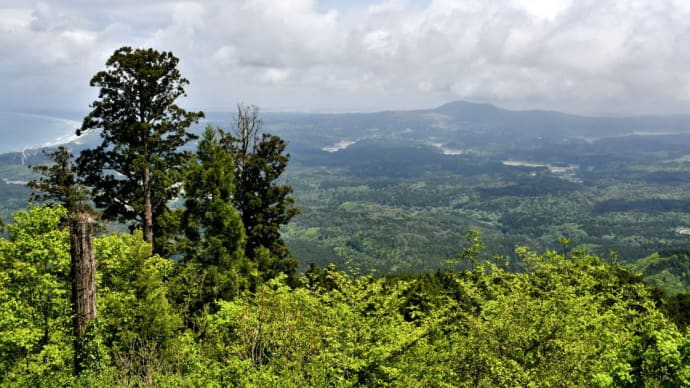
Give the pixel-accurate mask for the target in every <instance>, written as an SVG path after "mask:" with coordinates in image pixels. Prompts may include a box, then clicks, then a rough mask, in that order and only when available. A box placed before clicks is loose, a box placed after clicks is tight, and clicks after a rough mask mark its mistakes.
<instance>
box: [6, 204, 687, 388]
mask: <svg viewBox="0 0 690 388" xmlns="http://www.w3.org/2000/svg"><path fill="white" fill-rule="evenodd" d="M65 214H66V210H65V209H64V208H62V207H59V206H57V207H35V208H32V209H30V210H28V211H21V212H18V213H16V214H15V216H14V220H15V221H14V223H12V224H9V225H7V229H8V232H9V239H2V240H0V290H1V291H0V317H2V320H1V321H0V356H1V357H0V360H1V361H0V370H1V371H2V372H1V373H2V385H4V386H36V387H38V386H45V387H54V386H84V387H91V386H194V387H196V386H217V387H225V386H246V387H250V386H256V387H266V386H276V387H278V386H282V387H288V386H313V387H329V386H337V387H347V386H372V387H374V386H376V387H378V386H408V387H409V386H419V387H422V386H423V387H433V386H438V387H451V386H467V387H477V386H484V387H494V386H599V387H611V386H623V387H639V386H650V387H659V386H665V387H679V386H687V385H688V384H690V332H689V331H688V323H689V322H690V317H689V316H688V311H689V309H688V307H689V306H690V300H689V298H688V297H687V295H685V296H676V297H669V296H667V295H665V294H664V293H663V292H661V291H660V290H659V289H655V288H652V287H650V286H649V285H647V284H646V283H645V282H644V281H643V280H642V279H641V277H639V276H636V275H634V274H631V273H630V272H629V271H628V270H626V269H624V268H623V267H621V266H619V265H618V264H616V263H612V262H608V260H602V259H601V258H598V257H595V256H591V255H588V254H586V253H584V252H582V251H574V252H571V253H569V254H568V255H567V257H564V256H563V255H562V254H558V253H556V252H553V251H550V252H546V253H544V254H538V253H535V252H532V251H530V250H528V249H527V248H518V249H517V253H518V254H519V255H520V257H522V258H523V260H524V262H525V263H526V266H527V270H526V271H525V272H521V273H514V272H508V271H506V270H505V269H503V265H504V263H501V262H494V261H491V260H487V261H481V262H480V261H479V260H478V259H479V258H480V257H481V239H480V238H479V237H478V236H477V235H476V234H469V235H468V239H467V241H466V244H465V245H466V247H465V249H464V251H463V253H462V254H460V255H458V257H456V258H455V260H453V261H451V262H449V263H448V267H447V268H446V269H445V270H440V271H437V272H433V273H427V274H419V275H400V276H388V277H374V276H371V275H367V276H362V275H361V274H358V273H357V272H356V270H354V269H350V270H349V271H341V270H338V269H336V268H335V267H333V266H329V267H326V268H317V267H314V268H311V269H310V270H309V271H307V272H306V273H304V274H303V275H299V276H296V277H295V278H294V279H292V280H291V281H288V279H287V278H286V275H277V276H275V277H273V278H272V279H269V280H266V281H265V282H261V284H258V285H257V286H256V288H255V289H251V290H250V289H247V290H245V291H242V292H240V293H238V294H237V295H235V296H234V297H232V298H227V299H223V298H220V299H217V300H215V301H214V302H212V303H209V304H207V305H204V307H203V308H201V309H198V310H197V311H196V312H192V311H193V309H191V308H190V307H191V304H190V301H192V300H195V299H196V298H197V297H198V294H199V293H204V292H205V290H203V289H202V288H201V287H202V286H201V285H200V284H199V283H197V282H196V280H198V278H195V279H189V278H188V276H189V275H190V273H192V271H193V270H194V265H192V264H186V265H185V264H183V263H180V262H177V263H176V262H175V261H172V260H169V259H167V258H164V257H161V256H158V255H153V256H152V255H151V246H150V244H148V243H146V242H145V241H143V237H142V234H141V232H139V233H134V234H129V233H122V234H105V235H102V236H101V237H97V238H96V239H94V248H95V257H96V258H97V266H98V267H97V268H98V274H97V276H96V290H97V301H98V303H97V309H98V315H97V318H96V319H95V320H94V321H93V322H92V324H91V325H90V328H89V330H88V332H87V333H88V334H87V337H88V338H87V339H88V341H87V343H88V346H87V347H86V348H85V349H84V370H83V371H82V372H81V373H80V375H79V376H74V375H73V364H72V363H73V359H74V352H73V350H72V349H73V346H72V345H73V342H74V341H75V338H74V334H73V332H72V330H71V327H72V326H71V320H72V318H73V317H72V314H71V309H70V280H69V273H70V269H69V267H70V254H69V252H70V248H69V245H70V242H69V232H68V231H67V230H65V229H64V228H61V227H60V222H61V219H62V218H63V217H64V216H65ZM462 262H466V263H468V264H469V265H470V268H469V269H465V270H456V269H454V268H455V266H456V265H458V264H462ZM190 267H191V268H190ZM190 281H191V283H192V284H190Z"/></svg>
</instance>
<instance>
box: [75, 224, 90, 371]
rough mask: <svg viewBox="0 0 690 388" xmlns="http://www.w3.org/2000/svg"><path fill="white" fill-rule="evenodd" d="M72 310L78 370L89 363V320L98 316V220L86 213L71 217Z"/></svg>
mask: <svg viewBox="0 0 690 388" xmlns="http://www.w3.org/2000/svg"><path fill="white" fill-rule="evenodd" d="M69 231H70V256H71V261H72V263H71V270H72V313H73V315H74V321H73V323H74V371H75V374H77V375H78V374H79V373H81V371H82V370H83V369H84V366H85V361H86V360H85V356H86V355H85V354H84V345H85V343H86V341H85V338H84V334H85V333H86V330H87V326H88V323H89V321H91V320H93V319H95V318H96V263H95V260H94V254H93V235H94V220H93V217H92V216H91V215H90V214H88V213H86V212H79V213H76V214H74V215H72V216H71V217H70V220H69Z"/></svg>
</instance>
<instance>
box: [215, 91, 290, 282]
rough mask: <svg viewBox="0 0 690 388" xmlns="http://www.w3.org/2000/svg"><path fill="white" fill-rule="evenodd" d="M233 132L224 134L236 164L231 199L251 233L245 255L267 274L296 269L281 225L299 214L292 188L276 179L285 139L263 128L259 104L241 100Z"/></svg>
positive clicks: (282, 168)
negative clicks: (243, 103)
mask: <svg viewBox="0 0 690 388" xmlns="http://www.w3.org/2000/svg"><path fill="white" fill-rule="evenodd" d="M236 119H237V122H236V126H235V133H234V134H232V135H226V136H224V138H223V142H224V144H225V146H226V147H227V148H228V149H229V150H230V152H231V154H232V156H233V159H234V161H235V163H236V169H235V171H236V173H235V195H234V197H233V201H234V204H235V207H236V208H237V210H238V211H239V213H240V216H241V217H242V222H243V224H244V227H245V230H246V233H247V245H246V248H245V251H246V254H247V256H248V257H249V258H251V259H253V260H254V261H255V262H257V263H258V265H259V271H260V272H261V273H262V275H263V276H264V278H272V277H274V276H275V275H276V274H278V273H280V272H284V273H288V274H289V273H292V272H294V270H295V268H296V266H297V262H296V261H295V260H293V259H290V258H289V255H290V251H289V249H288V247H287V244H285V242H284V241H283V239H282V238H281V235H280V227H281V226H282V225H286V224H287V223H288V222H289V221H290V220H291V219H292V217H294V216H295V215H297V214H298V213H299V210H298V209H297V207H296V206H295V200H294V198H293V197H292V195H291V194H292V191H293V190H292V187H291V186H289V185H286V184H280V183H279V182H278V179H279V178H280V177H281V176H282V175H283V173H284V172H285V169H286V167H287V163H288V160H289V159H290V154H288V153H286V152H285V148H286V147H287V143H286V142H285V140H283V139H281V138H280V137H278V136H275V135H271V134H267V133H261V126H262V122H261V120H260V118H259V109H258V108H257V107H256V106H246V105H242V104H240V105H238V107H237V118H236Z"/></svg>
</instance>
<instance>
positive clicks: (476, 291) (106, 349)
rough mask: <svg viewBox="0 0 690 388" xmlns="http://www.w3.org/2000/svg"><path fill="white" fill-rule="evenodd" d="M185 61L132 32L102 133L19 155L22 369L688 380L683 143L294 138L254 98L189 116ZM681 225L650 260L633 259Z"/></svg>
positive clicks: (104, 93) (118, 61)
mask: <svg viewBox="0 0 690 388" xmlns="http://www.w3.org/2000/svg"><path fill="white" fill-rule="evenodd" d="M177 64H178V59H177V58H176V57H175V56H174V55H172V53H169V52H158V51H156V50H152V49H132V48H129V47H122V48H120V49H118V50H116V51H115V53H114V54H113V55H112V56H111V57H110V59H109V60H108V61H107V62H106V69H105V70H103V71H101V72H98V73H97V74H96V75H95V76H94V77H93V78H92V80H91V85H92V86H94V87H97V88H98V89H99V95H98V98H97V99H96V100H95V101H94V102H93V103H92V104H91V111H90V113H89V114H88V115H87V116H86V117H85V118H84V121H83V123H82V125H81V127H80V128H79V129H78V131H77V133H78V134H89V136H92V138H93V139H92V140H93V141H91V142H88V143H85V144H83V145H82V146H81V147H79V148H78V149H77V148H76V147H75V148H69V147H62V146H61V147H58V148H55V149H50V150H45V152H44V153H43V155H42V156H39V155H29V158H28V159H29V160H30V162H31V164H33V166H32V168H31V170H28V168H27V166H25V165H24V164H25V163H27V160H26V159H27V155H25V154H24V153H22V155H19V156H20V163H19V164H17V163H16V159H17V156H18V155H6V156H5V157H6V158H7V159H8V160H15V162H14V163H7V164H5V167H3V170H2V171H4V172H5V173H8V174H13V177H14V179H13V180H12V181H11V182H3V181H0V182H1V183H0V189H1V190H2V191H0V192H2V193H3V196H4V197H3V204H4V205H3V206H4V208H3V209H2V210H3V212H4V213H3V215H6V214H11V216H10V217H8V218H5V220H6V222H5V223H4V224H3V226H2V233H3V235H2V237H1V238H0V385H2V386H8V387H9V386H11V387H14V386H31V387H34V386H35V387H41V386H45V387H55V386H84V387H92V386H103V387H105V386H108V387H110V386H125V387H129V386H219V387H225V386H257V387H266V386H278V387H293V386H294V387H302V386H305V387H330V386H334V387H348V386H370V387H379V386H391V387H393V386H395V387H398V386H424V387H426V386H439V387H446V386H467V387H477V386H479V387H494V386H600V387H613V386H629V387H637V386H669V387H676V386H687V385H690V329H689V325H690V315H689V314H690V313H689V312H690V298H688V294H687V293H686V291H687V288H686V287H687V285H688V283H689V282H688V276H686V275H687V274H686V272H687V271H686V270H687V269H688V266H687V265H686V261H687V257H688V255H687V251H686V250H682V249H675V250H674V249H671V248H674V247H676V246H680V245H681V243H682V242H683V240H682V239H683V238H684V236H685V235H686V234H687V233H685V232H684V229H683V228H684V225H690V219H689V218H688V216H687V214H686V213H687V211H686V210H687V209H686V205H685V202H686V198H685V195H686V194H685V191H684V188H685V186H684V185H686V184H687V183H685V182H682V181H683V179H682V177H683V176H684V175H683V174H684V168H685V167H686V164H687V159H686V158H685V157H684V156H683V152H685V151H683V150H682V149H680V148H677V149H676V148H673V147H670V148H668V151H659V150H655V149H653V148H652V149H651V150H650V149H647V148H645V149H640V150H639V152H638V153H637V154H635V155H633V157H631V159H630V160H627V159H626V158H628V154H624V153H622V152H621V153H620V154H615V153H614V155H613V157H612V158H610V159H606V160H601V159H600V158H599V157H600V156H601V155H602V153H601V152H597V151H596V147H598V146H600V143H598V142H594V143H592V144H593V146H594V148H590V146H588V145H586V144H590V143H587V142H584V143H578V145H572V144H560V143H549V144H550V147H552V148H549V147H537V148H536V149H535V150H532V151H533V153H532V154H530V155H532V156H534V155H537V154H540V153H541V154H540V155H542V157H541V158H539V160H538V161H535V159H530V160H528V161H525V160H524V159H522V158H523V156H524V155H522V154H520V152H523V151H524V150H523V151H515V150H514V152H513V157H514V158H511V159H508V158H507V155H508V154H506V152H508V150H507V149H506V148H504V146H506V145H505V144H503V146H500V147H499V146H498V145H497V143H491V142H490V144H493V145H492V146H491V147H494V146H496V147H497V148H495V149H493V151H491V152H489V151H487V150H478V149H474V148H472V149H469V150H468V151H467V152H465V151H463V152H460V153H459V154H458V153H457V152H454V151H452V150H450V151H449V149H448V148H445V150H442V152H441V151H439V149H438V147H436V146H433V145H431V146H430V145H428V144H426V145H425V144H424V143H423V142H419V141H417V140H419V139H417V140H415V139H413V140H412V141H407V140H403V139H400V138H399V139H397V140H396V139H392V140H391V139H389V140H391V141H383V140H382V139H377V138H371V139H367V140H366V141H359V140H358V141H357V142H356V144H355V143H352V144H350V143H347V144H346V143H343V144H339V145H337V146H336V147H335V148H328V149H326V150H314V149H311V150H309V147H307V149H303V151H304V152H303V153H301V154H300V157H298V158H294V159H291V154H290V153H289V151H290V150H291V148H290V147H289V144H288V141H287V140H286V139H285V138H283V137H281V136H278V135H275V134H271V133H269V132H267V129H271V128H272V127H271V126H266V128H265V127H264V123H263V121H262V119H261V117H260V115H259V112H258V108H256V107H254V106H246V105H242V104H240V105H238V107H237V113H236V116H235V119H234V121H233V122H232V125H231V127H230V128H229V129H228V128H225V129H224V128H221V127H214V126H212V125H209V126H207V127H206V128H205V129H204V130H203V131H201V132H200V133H199V132H194V131H192V128H193V125H194V124H195V123H198V122H199V121H200V120H201V119H202V118H203V117H204V116H205V115H204V113H203V112H189V111H186V110H185V109H183V108H181V107H180V106H178V105H177V99H178V98H179V97H182V96H184V95H185V89H184V88H185V86H186V85H187V84H188V81H187V80H186V79H185V78H183V77H182V76H181V74H180V73H179V71H178V69H177ZM135 86H136V87H135ZM132 101H136V102H137V103H136V104H132ZM460 108H462V109H465V108H467V107H466V106H464V105H458V104H455V105H449V106H444V107H441V108H439V109H437V112H436V113H437V114H451V113H452V112H457V110H458V109H460ZM475 108H476V107H475ZM480 108H481V109H480V110H479V111H478V113H477V112H475V113H476V114H477V117H479V118H480V119H482V120H487V118H490V117H494V119H495V120H498V121H492V122H494V123H499V124H500V123H504V122H505V121H506V120H507V119H506V117H507V116H505V115H506V114H504V113H501V112H498V111H496V110H495V108H492V107H489V106H481V107H480ZM462 109H460V110H461V111H463V110H462ZM463 112H465V111H463ZM391 114H392V113H385V114H384V115H383V116H390V115H391ZM423 114H424V115H427V114H428V112H425V113H423ZM463 114H467V112H465V113H463ZM392 115H393V116H395V114H392ZM414 115H417V113H415V114H414ZM547 115H548V116H550V117H551V116H553V117H555V118H559V117H560V116H559V115H557V114H556V115H554V114H552V113H548V114H547ZM374 116H376V115H374ZM451 116H452V115H451ZM468 116H471V115H468ZM509 116H510V115H509ZM518 116H519V117H522V118H523V119H524V120H523V121H518V122H519V123H523V124H524V125H531V123H532V121H531V119H530V118H531V117H532V114H523V115H518ZM290 117H291V119H295V120H297V121H299V120H303V119H304V117H303V116H300V115H296V116H290ZM380 117H381V116H378V118H380ZM433 117H434V119H435V120H438V119H439V116H433ZM511 117H512V116H511ZM321 118H322V119H324V120H330V119H332V117H328V116H324V117H321ZM374 118H376V117H374ZM283 119H284V118H283ZM359 119H361V117H360V118H359ZM370 119H372V117H367V120H370ZM492 120H493V119H492ZM521 120H522V119H521ZM297 121H296V122H295V123H297ZM355 121H356V120H355ZM575 122H576V124H577V125H584V124H583V123H582V122H581V121H577V120H575ZM384 123H385V122H382V123H381V125H382V124H384ZM487 123H488V121H487ZM499 124H496V125H497V126H498V127H500V125H499ZM295 125H296V126H297V127H298V124H295ZM420 125H421V124H420ZM297 127H293V129H294V128H297ZM501 128H502V127H501ZM541 130H544V128H541V129H540V131H541ZM297 131H298V132H299V131H303V128H297ZM564 131H565V130H564ZM413 132H414V130H413ZM566 132H567V131H565V132H563V131H561V132H558V136H561V135H563V134H564V133H566ZM541 133H542V132H539V134H541ZM281 134H282V135H288V136H289V133H281ZM489 138H492V139H499V138H500V136H498V137H491V136H490V137H489ZM622 139H623V140H622V141H624V142H628V141H629V140H630V139H628V138H627V137H623V138H622ZM681 139H685V138H683V137H681ZM618 140H621V139H618ZM343 141H344V140H343ZM491 141H493V140H491ZM602 141H609V140H602ZM659 141H660V142H661V143H663V144H664V147H665V146H666V145H669V144H667V142H666V140H664V139H661V140H659ZM679 141H680V140H679ZM633 143H634V141H633ZM671 143H674V142H671ZM344 144H346V145H344ZM559 144H560V145H559ZM592 144H590V145H592ZM454 146H460V144H459V143H457V142H456V143H454ZM491 147H489V148H491ZM510 147H512V146H509V147H508V148H510ZM558 147H561V148H558ZM578 147H584V148H582V149H579V152H584V153H585V154H586V150H589V151H591V152H592V154H590V155H589V156H590V158H589V159H583V160H579V161H578V162H577V167H573V166H572V163H576V162H575V161H574V159H572V158H578V157H579V156H577V155H579V154H577V153H576V151H577V150H578ZM631 147H633V148H634V147H635V145H634V144H633V145H631ZM441 148H443V147H441ZM298 149H299V148H298V147H294V148H292V150H298ZM547 149H552V150H554V151H553V152H557V150H560V151H559V152H557V153H554V154H549V153H548V152H547V151H546V150H547ZM665 149H666V148H665ZM568 150H569V151H568ZM77 151H80V152H79V154H78V155H74V154H73V152H77ZM456 151H457V150H456ZM470 151H471V152H470ZM555 155H559V159H558V160H556V159H554V158H555V157H556V156H555ZM626 160H627V161H626ZM624 161H625V162H624ZM650 161H651V162H653V163H651V164H649V163H647V162H650ZM289 163H292V164H294V167H290V168H289V167H288V165H289ZM623 165H624V166H623ZM291 166H292V165H291ZM658 166H663V168H660V169H659V170H657V168H659V167H658ZM661 170H663V173H661V174H652V172H662V171H661ZM615 171H618V172H620V174H621V175H620V176H619V177H618V178H616V179H613V178H612V176H613V173H614V172H615ZM16 180H27V181H28V186H27V187H25V186H24V184H20V183H21V182H16ZM679 181H680V182H681V183H679ZM641 182H647V183H649V185H645V184H641ZM652 182H654V183H653V184H654V191H653V190H652ZM659 187H663V188H664V189H665V190H664V191H663V193H661V194H660V193H659V191H658V188H659ZM296 197H297V198H298V200H299V201H298V200H296ZM28 199H30V202H31V204H30V206H28V207H27V208H25V203H26V201H27V200H28ZM17 209H20V210H17ZM672 219H673V221H671V220H672ZM645 228H652V229H649V230H651V231H653V232H654V233H653V234H652V235H651V237H647V238H646V239H645V238H643V237H642V236H644V235H645V231H646V230H648V229H645ZM654 228H656V229H654ZM667 229H668V230H667ZM664 233H666V234H664ZM630 236H635V237H634V238H633V237H630ZM679 236H680V237H679ZM530 246H532V247H530ZM661 246H663V247H666V248H667V250H664V251H661V252H660V253H658V254H657V255H653V256H649V257H647V258H645V259H644V260H642V261H640V262H639V263H638V264H637V265H638V267H637V270H639V271H640V273H642V274H643V275H644V276H646V277H648V278H649V279H651V281H650V282H648V281H646V280H645V279H644V278H643V276H642V275H641V274H637V273H634V272H631V270H630V269H629V267H625V266H623V265H622V262H621V260H622V259H621V254H622V253H624V254H625V255H626V256H627V257H636V256H634V253H635V252H637V253H638V254H639V255H643V254H645V255H646V254H647V253H642V252H647V251H648V250H649V249H652V247H656V248H658V247H661ZM533 247H536V248H533ZM290 248H293V249H290ZM604 248H616V249H617V250H618V251H619V252H618V253H617V252H616V251H615V250H611V251H610V252H607V254H606V255H605V256H602V255H599V256H597V255H594V254H591V252H597V251H601V250H602V249H604ZM621 248H622V249H621ZM539 252H543V253H539ZM299 259H301V260H302V264H301V267H300V263H299ZM334 263H335V264H334ZM300 269H301V270H300ZM669 284H670V285H672V287H669Z"/></svg>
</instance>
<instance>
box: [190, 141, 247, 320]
mask: <svg viewBox="0 0 690 388" xmlns="http://www.w3.org/2000/svg"><path fill="white" fill-rule="evenodd" d="M217 132H220V130H215V129H213V128H211V127H208V128H206V131H205V132H204V134H203V135H202V138H201V139H200V141H199V147H198V149H197V151H196V154H195V156H196V157H195V158H193V159H192V160H191V161H190V163H189V168H188V171H187V175H186V177H185V181H184V188H185V210H184V212H183V215H182V222H181V224H182V225H183V229H184V235H185V238H184V239H183V241H184V243H183V245H184V247H183V248H182V250H183V251H184V258H185V263H186V264H188V265H189V267H190V271H193V272H195V273H196V276H194V277H193V278H194V279H196V280H195V282H196V285H190V286H192V287H196V288H199V289H202V290H203V292H202V294H201V295H199V296H198V298H194V299H196V300H191V301H189V302H190V303H192V304H193V306H191V308H192V309H193V310H196V309H198V308H200V307H201V306H203V305H205V304H209V303H212V302H214V301H215V300H216V299H218V298H224V299H228V298H229V297H231V296H234V295H235V294H236V293H237V291H239V290H241V289H244V288H246V286H247V285H248V281H249V280H250V277H251V276H253V275H252V274H253V273H255V272H256V270H255V268H256V267H255V266H254V265H252V263H251V262H250V261H249V260H248V259H247V258H246V257H245V256H244V244H245V241H246V236H245V232H244V228H243V226H242V219H241V218H240V215H239V213H238V212H237V210H236V209H235V206H234V205H233V202H232V198H233V195H234V192H235V176H234V170H235V163H234V162H233V159H232V155H230V153H229V152H228V151H227V150H226V149H225V147H223V145H222V144H220V141H219V137H218V133H217ZM221 136H222V134H221Z"/></svg>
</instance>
